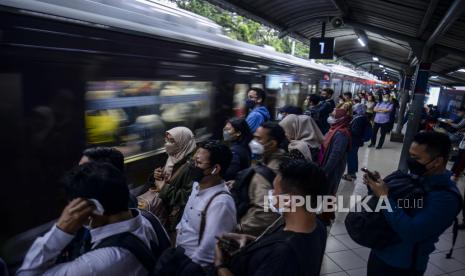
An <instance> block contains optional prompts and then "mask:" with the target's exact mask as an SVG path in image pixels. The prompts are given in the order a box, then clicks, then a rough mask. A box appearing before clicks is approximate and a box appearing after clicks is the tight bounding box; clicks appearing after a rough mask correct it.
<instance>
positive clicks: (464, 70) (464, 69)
mask: <svg viewBox="0 0 465 276" xmlns="http://www.w3.org/2000/svg"><path fill="white" fill-rule="evenodd" d="M457 72H460V73H465V68H462V69H459V70H457Z"/></svg>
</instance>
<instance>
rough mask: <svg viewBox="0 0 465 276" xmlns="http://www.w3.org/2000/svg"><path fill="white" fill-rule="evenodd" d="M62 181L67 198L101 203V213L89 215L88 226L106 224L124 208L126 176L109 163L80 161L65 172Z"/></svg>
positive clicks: (126, 194) (93, 226) (125, 208)
mask: <svg viewBox="0 0 465 276" xmlns="http://www.w3.org/2000/svg"><path fill="white" fill-rule="evenodd" d="M63 183H64V186H65V192H66V196H67V198H68V200H69V201H71V200H73V199H76V198H84V199H95V200H97V201H98V202H99V203H100V204H101V205H102V207H103V209H104V212H103V215H97V214H92V215H91V222H90V227H91V228H95V227H100V226H103V225H106V224H108V223H109V218H110V217H111V216H114V215H118V214H120V213H122V212H125V211H128V201H129V189H128V185H127V183H126V178H125V177H124V174H123V172H122V171H121V170H119V169H117V168H115V166H113V165H111V164H110V163H106V162H105V163H100V162H87V163H84V164H82V165H80V166H77V167H75V168H74V169H72V170H71V171H70V172H68V173H67V174H66V175H65V177H64V178H63Z"/></svg>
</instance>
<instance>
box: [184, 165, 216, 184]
mask: <svg viewBox="0 0 465 276" xmlns="http://www.w3.org/2000/svg"><path fill="white" fill-rule="evenodd" d="M207 169H208V168H207ZM207 169H202V168H199V167H197V166H195V165H194V164H192V165H191V168H190V171H191V175H192V180H193V181H194V182H199V183H200V181H202V179H203V178H204V177H205V176H206V175H205V174H204V173H203V172H204V171H205V170H207ZM215 171H216V169H213V171H212V172H211V174H212V175H213V174H214V173H215Z"/></svg>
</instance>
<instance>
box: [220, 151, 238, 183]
mask: <svg viewBox="0 0 465 276" xmlns="http://www.w3.org/2000/svg"><path fill="white" fill-rule="evenodd" d="M231 151H232V160H231V164H229V167H228V170H227V171H226V174H225V177H224V179H225V180H234V179H235V178H236V174H237V173H238V172H239V171H240V170H241V156H240V152H239V151H238V150H237V149H235V148H234V147H233V148H231Z"/></svg>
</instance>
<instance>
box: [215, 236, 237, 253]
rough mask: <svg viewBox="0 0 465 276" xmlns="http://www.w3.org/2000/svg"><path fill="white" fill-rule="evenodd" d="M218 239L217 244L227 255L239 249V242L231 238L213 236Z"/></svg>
mask: <svg viewBox="0 0 465 276" xmlns="http://www.w3.org/2000/svg"><path fill="white" fill-rule="evenodd" d="M215 238H216V239H217V240H218V246H219V247H220V249H221V250H222V251H223V252H224V253H225V254H226V255H227V256H228V257H230V256H232V255H234V254H235V253H237V252H238V251H239V249H240V244H239V243H238V242H237V241H236V240H233V239H225V238H222V237H215Z"/></svg>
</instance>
